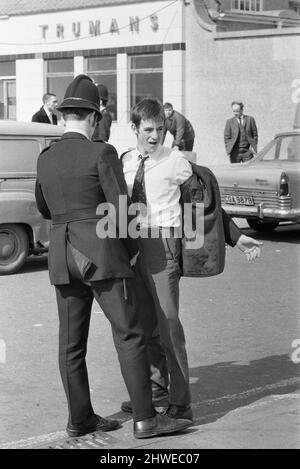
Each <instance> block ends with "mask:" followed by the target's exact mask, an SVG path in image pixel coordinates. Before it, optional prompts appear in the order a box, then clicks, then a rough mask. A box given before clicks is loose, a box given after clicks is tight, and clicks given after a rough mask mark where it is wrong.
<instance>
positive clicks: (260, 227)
mask: <svg viewBox="0 0 300 469" xmlns="http://www.w3.org/2000/svg"><path fill="white" fill-rule="evenodd" d="M247 223H248V225H249V226H250V228H252V229H253V230H255V231H260V232H262V233H267V232H268V231H272V230H275V228H277V226H278V225H279V222H278V221H261V220H253V219H252V218H247Z"/></svg>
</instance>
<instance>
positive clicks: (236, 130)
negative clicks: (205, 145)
mask: <svg viewBox="0 0 300 469" xmlns="http://www.w3.org/2000/svg"><path fill="white" fill-rule="evenodd" d="M231 107H232V112H233V114H234V117H232V118H231V119H228V120H227V122H226V125H225V130H224V142H225V148H226V152H227V155H228V156H229V158H230V162H231V163H243V162H245V161H248V160H250V159H251V158H253V156H254V154H255V153H256V152H257V142H258V133H257V127H256V123H255V120H254V117H252V116H246V115H245V114H244V105H243V103H241V102H238V101H233V102H232V103H231Z"/></svg>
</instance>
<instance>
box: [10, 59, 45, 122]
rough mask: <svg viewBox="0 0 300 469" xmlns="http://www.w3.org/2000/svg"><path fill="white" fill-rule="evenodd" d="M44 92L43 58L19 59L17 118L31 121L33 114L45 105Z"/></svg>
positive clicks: (17, 71)
mask: <svg viewBox="0 0 300 469" xmlns="http://www.w3.org/2000/svg"><path fill="white" fill-rule="evenodd" d="M44 93H45V91H44V61H43V59H29V60H27V59H26V60H17V61H16V95H17V120H20V121H31V118H32V115H33V114H34V113H35V112H36V111H38V110H39V109H40V107H41V106H42V105H43V101H42V97H43V94H44Z"/></svg>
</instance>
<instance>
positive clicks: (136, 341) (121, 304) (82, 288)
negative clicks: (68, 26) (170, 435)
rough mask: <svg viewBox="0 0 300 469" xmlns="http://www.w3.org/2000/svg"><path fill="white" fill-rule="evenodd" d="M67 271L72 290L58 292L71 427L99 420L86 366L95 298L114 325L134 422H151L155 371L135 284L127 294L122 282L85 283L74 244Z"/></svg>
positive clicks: (61, 364) (61, 357) (129, 284)
mask: <svg viewBox="0 0 300 469" xmlns="http://www.w3.org/2000/svg"><path fill="white" fill-rule="evenodd" d="M67 266H68V270H69V273H70V284H65V285H55V290H56V297H57V305H58V314H59V322H60V327H59V369H60V373H61V378H62V382H63V386H64V389H65V393H66V396H67V400H68V406H69V423H71V424H73V425H75V424H80V423H82V422H84V421H86V420H87V419H88V418H90V417H91V416H92V415H93V414H94V411H93V408H92V404H91V400H90V390H89V382H88V373H87V367H86V360H85V359H86V352H87V339H88V333H89V324H90V317H91V309H92V302H93V299H94V298H95V299H96V301H97V302H98V303H99V305H100V307H101V308H102V310H103V312H104V314H105V315H106V317H107V318H108V320H109V321H110V323H111V327H112V333H113V340H114V344H115V347H116V350H117V353H118V359H119V362H120V367H121V372H122V375H123V378H124V381H125V384H126V387H127V390H128V393H129V396H130V399H131V401H132V405H133V418H134V420H135V421H139V420H144V419H146V418H149V417H152V416H153V415H155V411H154V409H153V406H152V401H151V384H150V376H149V375H150V371H149V370H150V368H149V362H148V358H147V352H146V348H145V339H144V334H143V332H142V328H141V326H140V323H139V321H138V315H137V313H136V307H135V298H134V290H133V288H132V284H133V282H134V279H131V278H130V279H129V278H128V279H126V284H125V287H126V288H124V281H123V279H106V280H100V281H95V282H91V283H88V282H84V281H83V279H82V277H81V274H80V272H79V269H78V268H77V265H76V263H75V261H74V258H73V255H72V252H71V249H70V246H69V244H68V245H67ZM124 290H125V291H124ZM126 290H127V292H126ZM124 293H125V294H124ZM126 296H127V299H126ZM99 353H101V351H99ZM103 375H104V376H105V373H103Z"/></svg>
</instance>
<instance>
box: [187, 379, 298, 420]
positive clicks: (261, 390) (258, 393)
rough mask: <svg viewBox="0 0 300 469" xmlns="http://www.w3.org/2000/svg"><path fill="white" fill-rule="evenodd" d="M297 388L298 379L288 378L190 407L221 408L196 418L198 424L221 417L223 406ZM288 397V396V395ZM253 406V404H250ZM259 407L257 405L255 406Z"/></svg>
mask: <svg viewBox="0 0 300 469" xmlns="http://www.w3.org/2000/svg"><path fill="white" fill-rule="evenodd" d="M291 386H292V387H298V386H300V377H294V378H289V379H283V380H281V381H278V382H277V383H272V384H266V385H265V386H257V387H256V388H252V389H247V390H246V391H242V392H239V393H237V394H227V395H225V396H221V397H216V398H215V399H206V400H205V401H198V402H196V403H193V404H192V406H193V407H194V408H197V407H201V408H203V407H205V406H206V407H209V406H211V408H212V410H213V408H214V407H218V406H222V405H223V407H221V409H220V410H219V411H217V412H214V411H213V412H207V413H206V414H205V415H203V416H201V417H196V418H195V419H194V421H195V423H200V422H201V421H202V420H204V421H206V420H207V419H208V418H211V417H217V416H220V415H223V414H224V411H225V409H224V406H226V404H227V406H228V405H229V406H230V404H231V405H232V404H233V403H234V402H235V401H243V400H247V399H249V398H253V397H257V399H260V398H263V397H267V395H266V392H268V396H269V395H270V394H271V393H272V392H276V391H277V390H282V389H283V388H289V387H291ZM289 396H290V395H289ZM282 397H283V398H285V397H286V396H282ZM299 397H300V395H299V394H296V397H295V398H299ZM245 405H247V404H245ZM252 405H253V403H252ZM257 405H259V404H257ZM241 407H242V402H241V404H240V406H239V409H240V408H241ZM228 410H230V409H228V407H227V410H226V412H228ZM232 410H235V409H234V408H232Z"/></svg>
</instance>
